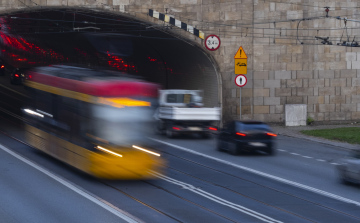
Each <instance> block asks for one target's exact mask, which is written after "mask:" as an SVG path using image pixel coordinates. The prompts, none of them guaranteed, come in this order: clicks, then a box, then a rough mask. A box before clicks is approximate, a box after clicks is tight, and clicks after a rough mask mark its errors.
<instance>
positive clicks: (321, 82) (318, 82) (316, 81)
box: [309, 79, 325, 87]
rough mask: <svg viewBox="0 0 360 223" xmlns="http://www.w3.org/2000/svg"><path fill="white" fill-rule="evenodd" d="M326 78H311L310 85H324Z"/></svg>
mask: <svg viewBox="0 0 360 223" xmlns="http://www.w3.org/2000/svg"><path fill="white" fill-rule="evenodd" d="M324 86H325V80H324V79H309V87H324Z"/></svg>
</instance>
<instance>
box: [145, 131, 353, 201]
mask: <svg viewBox="0 0 360 223" xmlns="http://www.w3.org/2000/svg"><path fill="white" fill-rule="evenodd" d="M150 139H152V140H154V141H156V142H159V143H162V144H165V145H168V146H171V147H174V148H177V149H181V150H183V151H186V152H189V153H193V154H196V155H199V156H202V157H205V158H208V159H212V160H215V161H218V162H220V163H223V164H227V165H230V166H233V167H236V168H238V169H241V170H244V171H248V172H250V173H253V174H256V175H259V176H263V177H267V178H270V179H272V180H276V181H278V182H282V183H285V184H288V185H292V186H295V187H298V188H301V189H304V190H308V191H311V192H314V193H317V194H321V195H324V196H327V197H330V198H333V199H336V200H338V201H342V202H347V203H351V204H355V205H357V206H360V202H357V201H354V200H351V199H348V198H345V197H341V196H339V195H336V194H332V193H329V192H326V191H323V190H320V189H316V188H314V187H310V186H307V185H304V184H300V183H297V182H294V181H291V180H286V179H284V178H281V177H277V176H274V175H271V174H267V173H264V172H261V171H258V170H255V169H251V168H249V167H245V166H241V165H237V164H235V163H231V162H229V161H225V160H222V159H219V158H215V157H212V156H209V155H206V154H203V153H199V152H196V151H193V150H191V149H187V148H185V147H182V146H178V145H174V144H171V143H168V142H164V141H161V140H158V139H154V138H150Z"/></svg>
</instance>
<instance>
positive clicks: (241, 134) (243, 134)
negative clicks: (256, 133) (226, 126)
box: [236, 132, 246, 136]
mask: <svg viewBox="0 0 360 223" xmlns="http://www.w3.org/2000/svg"><path fill="white" fill-rule="evenodd" d="M236 135H239V136H246V134H245V133H241V132H237V133H236Z"/></svg>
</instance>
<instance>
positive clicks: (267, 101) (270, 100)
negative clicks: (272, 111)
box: [264, 97, 280, 105]
mask: <svg viewBox="0 0 360 223" xmlns="http://www.w3.org/2000/svg"><path fill="white" fill-rule="evenodd" d="M264 105H280V97H265V98H264Z"/></svg>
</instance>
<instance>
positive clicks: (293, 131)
mask: <svg viewBox="0 0 360 223" xmlns="http://www.w3.org/2000/svg"><path fill="white" fill-rule="evenodd" d="M343 127H360V124H359V123H356V124H345V125H314V126H279V125H271V128H272V129H273V130H274V132H275V133H277V134H278V135H284V136H289V137H294V138H302V139H306V140H310V141H314V142H318V143H324V144H327V145H332V146H336V147H339V148H342V149H345V150H354V149H359V148H360V145H358V144H350V143H345V142H338V141H334V140H328V139H323V138H318V137H313V136H307V135H304V134H302V133H300V131H301V130H314V129H335V128H343Z"/></svg>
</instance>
